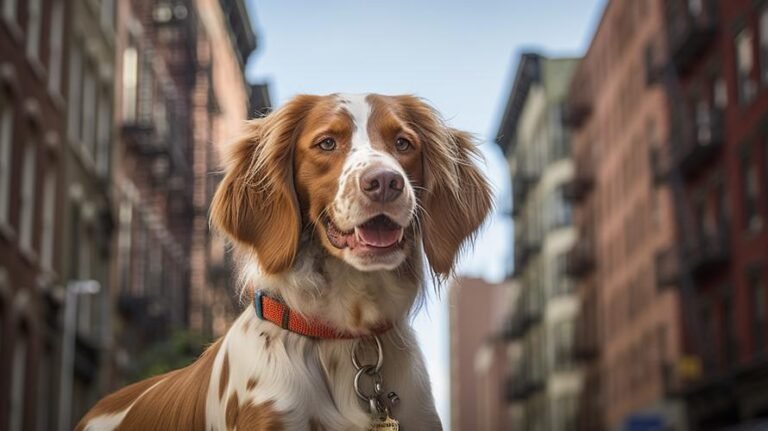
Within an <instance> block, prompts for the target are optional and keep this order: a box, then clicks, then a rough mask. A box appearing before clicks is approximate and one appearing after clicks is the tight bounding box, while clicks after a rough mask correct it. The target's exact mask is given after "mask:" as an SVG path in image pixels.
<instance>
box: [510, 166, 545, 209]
mask: <svg viewBox="0 0 768 431" xmlns="http://www.w3.org/2000/svg"><path fill="white" fill-rule="evenodd" d="M538 179H539V178H538V175H536V174H531V173H518V174H515V175H514V177H513V178H512V197H513V200H512V215H518V214H520V209H521V208H522V206H523V203H524V202H525V198H526V197H527V196H528V192H529V191H530V190H531V187H533V185H534V184H536V181H538Z"/></svg>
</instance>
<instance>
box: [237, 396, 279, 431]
mask: <svg viewBox="0 0 768 431" xmlns="http://www.w3.org/2000/svg"><path fill="white" fill-rule="evenodd" d="M274 406H275V402H274V401H268V402H266V403H261V404H248V405H246V406H243V407H241V408H240V414H239V415H238V417H237V431H283V430H284V429H285V426H284V425H283V420H282V417H281V416H280V413H279V412H278V411H277V410H275V407H274Z"/></svg>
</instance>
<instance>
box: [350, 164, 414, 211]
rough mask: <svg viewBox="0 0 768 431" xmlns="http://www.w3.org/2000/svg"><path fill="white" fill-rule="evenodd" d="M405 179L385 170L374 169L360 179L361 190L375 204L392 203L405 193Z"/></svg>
mask: <svg viewBox="0 0 768 431" xmlns="http://www.w3.org/2000/svg"><path fill="white" fill-rule="evenodd" d="M404 186H405V179H404V178H403V176H402V175H400V174H399V173H397V172H395V171H393V170H390V169H385V168H372V169H369V170H368V171H367V172H365V173H364V174H363V176H362V177H360V190H362V191H363V193H365V195H366V196H368V199H370V200H372V201H374V202H381V203H386V202H392V201H393V200H395V199H397V197H398V196H400V194H401V193H403V187H404Z"/></svg>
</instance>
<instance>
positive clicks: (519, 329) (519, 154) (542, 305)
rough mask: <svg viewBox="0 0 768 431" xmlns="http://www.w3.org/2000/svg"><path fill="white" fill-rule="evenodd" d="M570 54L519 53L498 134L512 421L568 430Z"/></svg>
mask: <svg viewBox="0 0 768 431" xmlns="http://www.w3.org/2000/svg"><path fill="white" fill-rule="evenodd" d="M578 62H579V60H578V59H574V58H547V57H545V56H543V55H541V54H538V53H524V54H522V55H521V57H520V60H519V63H518V66H517V71H516V73H515V79H514V82H513V85H512V89H511V93H510V95H509V99H508V102H507V105H506V108H505V111H504V114H503V116H502V119H501V124H500V126H499V132H498V135H497V136H498V138H497V142H498V143H499V145H500V146H501V148H502V149H503V150H504V153H505V154H506V156H507V158H508V159H509V163H510V170H511V173H512V181H513V217H514V225H515V238H514V241H515V253H514V256H515V257H514V278H515V280H516V281H517V282H518V284H519V285H520V289H521V290H520V296H519V299H518V302H517V305H518V306H517V309H516V310H514V313H513V314H512V318H511V319H512V320H511V321H510V322H509V328H508V338H510V339H511V342H512V344H513V345H517V346H520V347H519V348H514V347H513V349H514V350H518V351H519V358H517V359H516V360H515V361H514V363H513V365H512V367H513V371H512V374H511V376H510V385H509V388H508V391H507V396H508V399H509V401H510V402H511V403H512V404H513V406H512V409H513V410H514V411H516V413H515V414H514V415H515V416H516V418H517V419H516V421H519V422H520V423H519V424H518V425H519V426H521V427H522V428H521V429H526V430H531V431H538V430H541V431H544V430H555V431H559V430H571V429H574V426H575V423H576V420H577V408H576V407H577V401H578V399H579V395H580V392H581V387H582V380H583V377H582V372H581V370H580V369H579V368H580V367H579V364H578V363H577V361H576V357H575V355H574V341H575V338H574V335H575V333H576V323H577V320H578V317H579V310H580V301H579V299H578V295H577V292H576V291H575V290H574V283H573V282H572V280H571V278H570V277H569V275H568V272H567V269H568V268H567V263H568V255H569V252H570V250H571V249H572V248H573V247H574V245H575V244H576V243H577V232H576V230H575V229H574V228H573V225H572V214H571V206H570V203H569V202H568V200H567V197H568V187H567V186H568V184H569V182H570V181H571V179H572V178H573V175H574V167H573V163H572V161H571V158H570V148H569V146H570V145H569V139H570V138H569V132H568V130H567V128H566V127H565V123H564V118H565V117H564V114H565V109H564V108H565V105H564V97H565V95H566V92H567V89H568V85H569V83H570V79H571V75H572V73H573V71H574V69H575V68H576V66H577V64H578Z"/></svg>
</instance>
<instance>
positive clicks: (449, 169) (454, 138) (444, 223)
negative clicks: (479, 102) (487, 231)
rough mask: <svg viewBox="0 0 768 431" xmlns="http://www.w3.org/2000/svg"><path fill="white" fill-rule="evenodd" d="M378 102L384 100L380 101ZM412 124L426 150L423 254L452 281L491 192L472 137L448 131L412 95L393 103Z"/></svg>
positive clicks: (424, 155)
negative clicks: (478, 160) (451, 276)
mask: <svg viewBox="0 0 768 431" xmlns="http://www.w3.org/2000/svg"><path fill="white" fill-rule="evenodd" d="M375 97H376V98H377V99H385V98H383V97H382V96H375ZM389 99H391V100H394V103H395V104H396V105H398V108H397V109H398V110H399V112H400V113H401V115H403V116H404V117H405V118H406V122H407V123H408V124H409V125H412V127H413V128H414V131H415V132H416V134H417V135H418V136H419V141H420V142H421V143H422V148H423V176H424V180H423V182H424V187H425V191H424V193H423V194H422V196H423V197H422V202H421V206H422V207H423V209H424V210H423V211H422V212H421V214H419V217H420V218H421V219H422V222H421V226H422V233H423V237H424V252H425V254H426V255H427V259H428V261H429V265H430V266H431V267H432V270H433V271H434V272H435V273H436V274H439V275H441V276H448V275H449V274H450V273H451V271H452V269H453V264H454V261H455V259H456V255H457V254H458V252H459V251H460V249H461V247H462V245H464V243H465V242H466V241H467V240H469V239H471V238H472V235H473V233H474V232H475V231H476V229H477V228H478V227H479V226H480V224H481V223H482V222H483V220H485V217H486V216H487V215H488V212H489V211H490V209H491V207H492V205H493V203H492V198H491V188H490V186H489V185H488V181H487V180H486V179H485V176H484V175H483V174H482V172H481V171H480V170H479V169H478V168H477V166H476V165H475V159H477V158H479V152H478V150H477V147H476V146H475V143H474V139H473V137H472V135H470V134H469V133H466V132H462V131H460V130H456V129H452V128H450V127H447V126H446V125H445V123H444V121H443V120H442V118H441V117H440V115H439V114H438V113H437V112H436V111H435V110H434V109H433V108H432V107H430V106H429V105H427V104H426V103H424V102H422V101H421V100H420V99H418V98H416V97H413V96H395V97H391V98H389Z"/></svg>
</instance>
